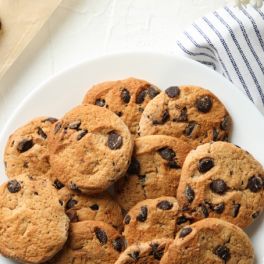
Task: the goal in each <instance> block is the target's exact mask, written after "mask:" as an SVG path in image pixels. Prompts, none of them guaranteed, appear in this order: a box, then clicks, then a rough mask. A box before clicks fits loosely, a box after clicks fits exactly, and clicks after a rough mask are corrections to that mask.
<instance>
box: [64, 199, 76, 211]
mask: <svg viewBox="0 0 264 264" xmlns="http://www.w3.org/2000/svg"><path fill="white" fill-rule="evenodd" d="M77 203H78V202H77V201H76V200H74V199H70V200H69V201H68V202H67V203H66V209H71V208H73V207H74V206H75V204H77Z"/></svg>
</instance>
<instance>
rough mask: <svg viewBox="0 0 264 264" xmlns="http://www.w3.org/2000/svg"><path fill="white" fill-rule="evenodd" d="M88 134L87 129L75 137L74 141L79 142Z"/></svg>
mask: <svg viewBox="0 0 264 264" xmlns="http://www.w3.org/2000/svg"><path fill="white" fill-rule="evenodd" d="M87 133H88V130H87V129H84V130H82V131H81V132H80V133H79V134H78V135H77V137H76V139H77V140H78V141H79V140H81V139H82V138H83V137H84V136H85V135H86V134H87Z"/></svg>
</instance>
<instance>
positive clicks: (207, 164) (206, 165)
mask: <svg viewBox="0 0 264 264" xmlns="http://www.w3.org/2000/svg"><path fill="white" fill-rule="evenodd" d="M213 167H214V160H213V159H212V158H203V159H201V160H199V164H198V170H199V172H200V173H206V172H207V171H209V170H211V169H212V168H213Z"/></svg>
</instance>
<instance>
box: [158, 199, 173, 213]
mask: <svg viewBox="0 0 264 264" xmlns="http://www.w3.org/2000/svg"><path fill="white" fill-rule="evenodd" d="M172 207H173V204H172V203H171V202H169V201H166V200H164V201H161V202H159V203H158V204H157V208H159V209H161V210H164V211H167V210H170V209H171V208H172Z"/></svg>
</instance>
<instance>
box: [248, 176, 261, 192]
mask: <svg viewBox="0 0 264 264" xmlns="http://www.w3.org/2000/svg"><path fill="white" fill-rule="evenodd" d="M263 183H264V182H263V179H262V178H261V177H260V176H258V175H256V176H252V177H251V178H250V179H249V180H248V185H247V188H248V189H249V190H250V191H251V192H253V193H257V192H259V191H260V190H261V189H262V187H263Z"/></svg>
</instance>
